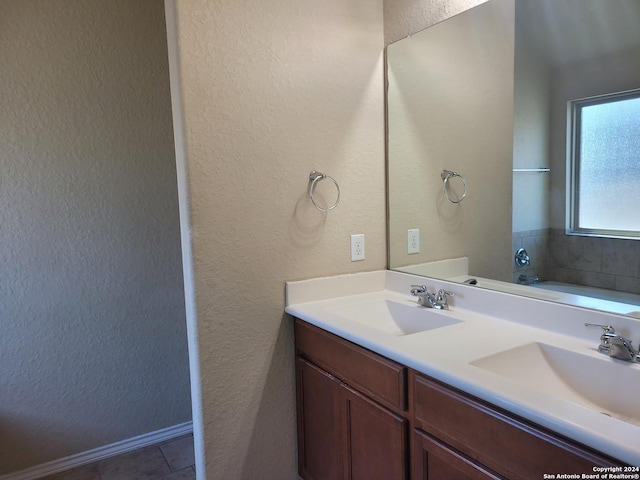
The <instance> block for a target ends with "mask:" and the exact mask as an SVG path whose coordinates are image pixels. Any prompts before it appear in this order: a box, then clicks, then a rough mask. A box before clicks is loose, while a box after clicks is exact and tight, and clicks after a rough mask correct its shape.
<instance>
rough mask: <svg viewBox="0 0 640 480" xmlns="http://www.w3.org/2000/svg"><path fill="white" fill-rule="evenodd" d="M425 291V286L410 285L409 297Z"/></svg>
mask: <svg viewBox="0 0 640 480" xmlns="http://www.w3.org/2000/svg"><path fill="white" fill-rule="evenodd" d="M426 291H427V286H426V285H411V295H413V296H414V297H415V296H416V295H418V294H419V293H425V292H426Z"/></svg>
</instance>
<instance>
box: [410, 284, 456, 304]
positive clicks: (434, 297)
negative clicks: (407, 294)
mask: <svg viewBox="0 0 640 480" xmlns="http://www.w3.org/2000/svg"><path fill="white" fill-rule="evenodd" d="M411 295H413V296H414V297H418V304H419V305H422V306H423V307H427V308H435V309H438V310H449V303H448V302H447V297H453V293H451V292H448V291H447V290H445V289H444V288H441V289H440V290H438V293H436V294H433V293H430V292H429V291H428V290H427V286H426V285H411Z"/></svg>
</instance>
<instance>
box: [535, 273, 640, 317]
mask: <svg viewBox="0 0 640 480" xmlns="http://www.w3.org/2000/svg"><path fill="white" fill-rule="evenodd" d="M531 286H532V287H535V288H540V289H544V290H547V291H553V292H558V293H559V294H560V297H561V298H560V299H559V301H561V302H563V303H570V304H571V305H576V306H578V307H585V308H594V309H597V310H605V311H607V312H612V313H619V314H621V315H631V316H633V317H638V318H640V295H638V294H635V293H627V292H617V291H615V290H607V289H605V288H597V287H587V286H585V285H573V284H570V283H561V282H552V281H550V282H540V283H538V284H536V285H531Z"/></svg>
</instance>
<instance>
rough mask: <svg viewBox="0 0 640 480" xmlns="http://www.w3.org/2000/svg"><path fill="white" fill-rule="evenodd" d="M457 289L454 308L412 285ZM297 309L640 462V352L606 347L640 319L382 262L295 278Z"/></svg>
mask: <svg viewBox="0 0 640 480" xmlns="http://www.w3.org/2000/svg"><path fill="white" fill-rule="evenodd" d="M416 284H425V285H427V287H428V288H429V290H430V291H432V292H433V291H435V290H438V289H440V288H445V289H446V290H449V291H451V292H453V293H454V297H453V298H452V299H450V300H449V305H450V306H449V310H434V309H430V308H425V307H422V306H419V305H418V304H417V301H416V300H417V299H416V297H412V296H411V295H410V293H409V291H410V289H411V285H416ZM286 297H287V298H286V308H285V310H286V312H287V313H289V314H290V315H292V316H295V317H298V318H300V319H301V320H304V321H307V322H309V323H311V324H313V325H316V326H318V327H320V328H322V329H324V330H326V331H328V332H331V333H334V334H336V335H338V336H340V337H342V338H344V339H346V340H349V341H351V342H353V343H355V344H358V345H360V346H362V347H365V348H368V349H369V350H372V351H374V352H376V353H379V354H381V355H383V356H385V357H387V358H390V359H392V360H395V361H397V362H399V363H402V364H404V365H406V366H408V367H411V368H413V369H415V370H417V371H419V372H421V373H424V374H426V375H429V376H431V377H433V378H435V379H437V380H440V381H442V382H444V383H447V384H449V385H451V386H452V387H455V388H458V389H460V390H462V391H464V392H467V393H469V394H471V395H474V396H476V397H478V398H481V399H483V400H485V401H487V402H490V403H492V404H494V405H496V406H498V407H500V408H503V409H505V410H507V411H509V412H512V413H513V414H515V415H519V416H521V417H523V418H525V419H527V420H530V421H531V422H534V423H536V424H538V425H541V426H543V427H546V428H548V429H550V430H552V431H554V432H556V433H558V434H560V435H564V436H566V437H568V438H571V439H573V440H575V441H577V442H579V443H582V444H584V445H587V446H589V447H591V448H594V449H595V450H598V451H600V452H602V453H605V454H607V455H610V456H612V457H614V458H617V459H619V460H621V461H623V462H626V463H628V464H629V465H633V466H640V442H639V441H638V439H640V364H638V363H635V364H634V363H629V362H624V361H621V360H617V359H612V358H609V357H607V356H605V355H603V354H601V353H599V352H598V350H597V347H598V345H599V342H600V334H601V330H600V329H599V328H597V327H596V328H593V327H590V328H587V327H585V323H592V324H602V325H613V326H614V327H615V329H616V332H617V333H619V334H620V335H622V336H624V337H626V338H630V339H631V340H633V341H634V345H637V341H638V340H640V321H638V320H637V319H633V318H630V317H624V316H619V315H612V314H607V313H603V312H598V311H594V310H586V309H582V308H579V307H572V306H568V305H559V304H554V303H550V302H546V301H542V300H538V299H532V298H524V297H518V296H515V295H510V294H506V293H502V292H497V291H491V290H485V289H481V288H478V287H474V286H470V285H461V284H453V283H449V282H445V281H439V280H435V279H428V278H424V277H418V276H414V275H410V274H405V273H399V272H391V271H376V272H369V273H358V274H352V275H341V276H336V277H325V278H317V279H311V280H303V281H297V282H288V283H287V286H286Z"/></svg>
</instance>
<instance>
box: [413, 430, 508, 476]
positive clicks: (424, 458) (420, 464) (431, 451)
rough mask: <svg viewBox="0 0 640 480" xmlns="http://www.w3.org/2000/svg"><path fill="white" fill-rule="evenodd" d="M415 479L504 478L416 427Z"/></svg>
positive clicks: (414, 444) (414, 443)
mask: <svg viewBox="0 0 640 480" xmlns="http://www.w3.org/2000/svg"><path fill="white" fill-rule="evenodd" d="M412 479H413V480H489V479H492V480H501V479H504V477H501V476H499V475H497V474H496V473H494V472H491V471H490V470H489V469H487V468H485V467H484V466H482V465H479V464H477V463H475V462H473V461H472V460H470V459H469V458H467V457H466V456H465V455H463V454H461V453H460V452H458V451H456V450H453V449H452V448H450V447H449V446H447V445H445V444H444V443H442V442H440V441H439V440H438V439H437V438H435V437H432V436H431V435H428V434H426V433H423V432H420V431H419V430H414V433H413V477H412Z"/></svg>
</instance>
